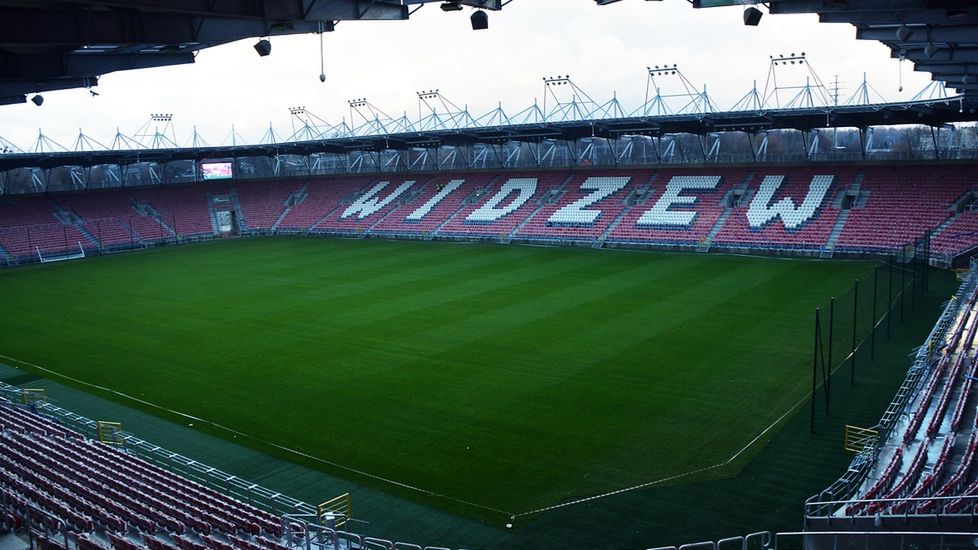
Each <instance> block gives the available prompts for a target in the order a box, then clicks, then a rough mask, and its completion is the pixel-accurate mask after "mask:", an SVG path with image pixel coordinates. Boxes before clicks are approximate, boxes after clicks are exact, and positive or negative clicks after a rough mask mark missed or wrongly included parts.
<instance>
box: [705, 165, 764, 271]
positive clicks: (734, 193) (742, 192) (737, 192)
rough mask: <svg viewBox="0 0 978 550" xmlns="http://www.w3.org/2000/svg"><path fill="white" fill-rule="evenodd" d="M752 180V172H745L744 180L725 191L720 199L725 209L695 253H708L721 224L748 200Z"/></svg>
mask: <svg viewBox="0 0 978 550" xmlns="http://www.w3.org/2000/svg"><path fill="white" fill-rule="evenodd" d="M753 179H754V172H747V174H745V175H744V179H743V180H741V181H740V183H739V184H738V185H737V187H734V188H733V189H731V190H730V191H727V194H726V195H724V197H723V199H721V200H722V201H723V203H724V204H726V205H727V207H726V208H724V210H723V212H721V213H720V217H719V218H717V221H716V223H714V224H713V227H711V228H710V231H709V232H708V233H707V234H706V237H704V238H703V242H701V243H700V244H699V246H697V247H696V251H697V252H709V251H710V247H711V246H713V239H715V238H716V236H717V235H719V234H720V231H721V230H723V224H724V223H726V222H727V218H729V217H730V214H732V213H733V210H734V208H736V207H737V206H740V205H742V204H744V203H745V202H746V200H749V196H750V182H751V180H753ZM734 197H736V198H737V200H736V201H735V200H734Z"/></svg>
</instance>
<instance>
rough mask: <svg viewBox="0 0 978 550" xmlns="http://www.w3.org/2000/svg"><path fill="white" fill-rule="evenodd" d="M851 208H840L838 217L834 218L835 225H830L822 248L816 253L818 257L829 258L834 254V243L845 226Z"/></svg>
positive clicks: (837, 240)
mask: <svg viewBox="0 0 978 550" xmlns="http://www.w3.org/2000/svg"><path fill="white" fill-rule="evenodd" d="M850 212H851V210H842V211H840V212H839V217H838V218H836V220H835V225H834V226H832V232H831V233H829V238H828V240H826V241H825V244H824V245H823V246H822V250H821V251H820V252H819V253H818V257H819V258H823V259H829V258H831V257H832V256H833V255H834V254H835V243H837V242H839V235H841V234H842V230H843V229H844V228H845V226H846V220H848V219H849V213H850Z"/></svg>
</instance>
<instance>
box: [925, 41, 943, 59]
mask: <svg viewBox="0 0 978 550" xmlns="http://www.w3.org/2000/svg"><path fill="white" fill-rule="evenodd" d="M939 50H940V48H938V47H937V46H935V45H933V44H927V45H926V46H924V55H926V56H927V57H934V55H935V54H936V53H937V52H938V51H939Z"/></svg>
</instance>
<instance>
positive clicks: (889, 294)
mask: <svg viewBox="0 0 978 550" xmlns="http://www.w3.org/2000/svg"><path fill="white" fill-rule="evenodd" d="M889 279H890V283H889V285H888V286H887V288H886V340H887V341H889V340H890V320H891V319H892V318H893V255H892V254H891V255H890V274H889Z"/></svg>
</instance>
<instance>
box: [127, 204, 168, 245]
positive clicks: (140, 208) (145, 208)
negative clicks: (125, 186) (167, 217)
mask: <svg viewBox="0 0 978 550" xmlns="http://www.w3.org/2000/svg"><path fill="white" fill-rule="evenodd" d="M129 200H130V201H131V202H132V208H133V210H135V211H136V212H137V213H138V214H139V215H140V216H142V217H144V218H150V219H152V220H154V221H156V223H158V224H160V227H161V228H163V231H162V232H161V235H159V237H163V238H165V237H176V236H177V233H176V231H174V230H173V228H172V227H170V225H169V224H168V223H166V222H164V221H163V217H162V216H160V213H159V212H158V211H157V210H156V209H155V208H153V206H152V205H151V204H149V203H148V202H139V201H138V200H136V198H135V197H133V196H132V195H130V196H129ZM156 237H157V235H143V238H145V239H155V238H156Z"/></svg>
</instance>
